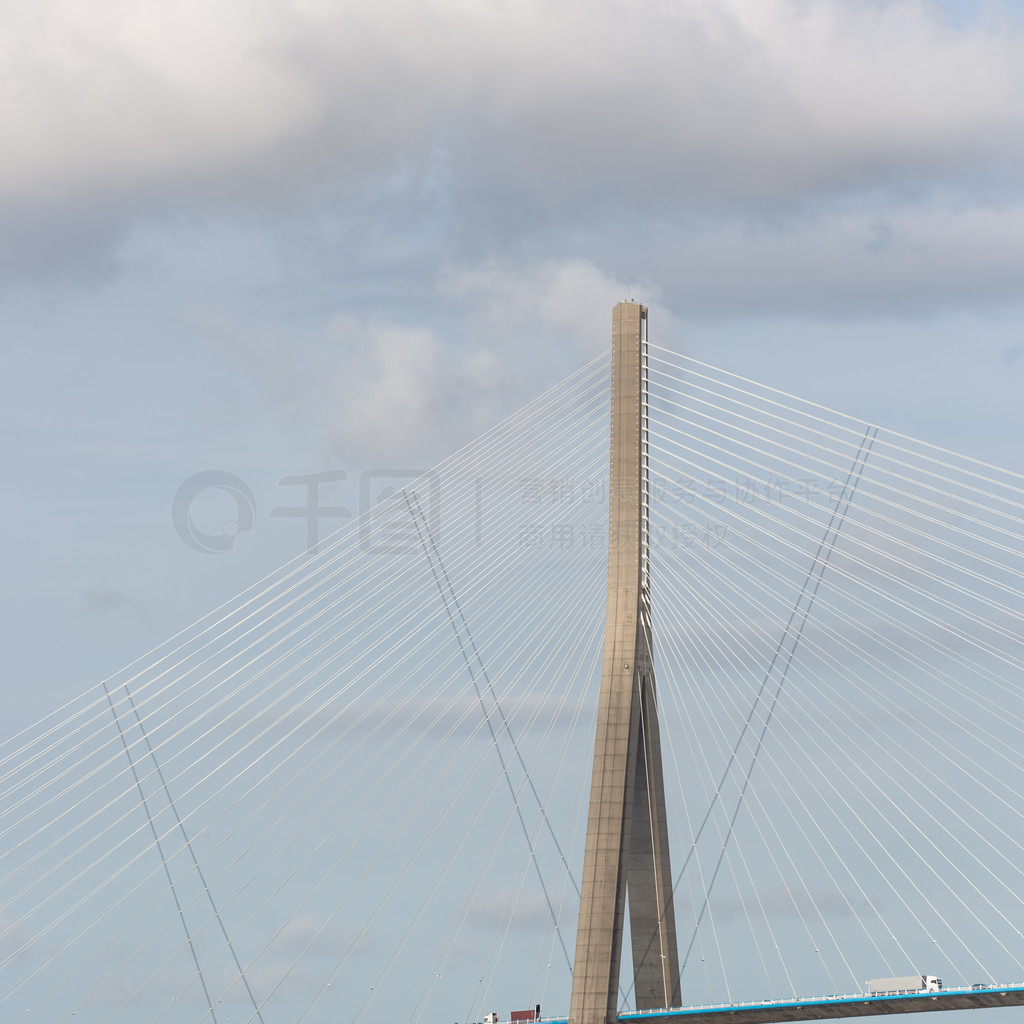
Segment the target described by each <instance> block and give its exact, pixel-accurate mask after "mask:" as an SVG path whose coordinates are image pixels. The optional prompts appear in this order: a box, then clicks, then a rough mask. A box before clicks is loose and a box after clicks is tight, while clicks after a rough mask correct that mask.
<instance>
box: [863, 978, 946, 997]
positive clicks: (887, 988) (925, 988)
mask: <svg viewBox="0 0 1024 1024" xmlns="http://www.w3.org/2000/svg"><path fill="white" fill-rule="evenodd" d="M868 991H869V992H870V993H871V994H872V995H873V996H905V995H910V994H912V993H918V992H941V991H942V980H941V979H940V978H936V977H935V975H934V974H904V975H903V976H902V977H899V978H872V979H871V980H870V981H869V982H868Z"/></svg>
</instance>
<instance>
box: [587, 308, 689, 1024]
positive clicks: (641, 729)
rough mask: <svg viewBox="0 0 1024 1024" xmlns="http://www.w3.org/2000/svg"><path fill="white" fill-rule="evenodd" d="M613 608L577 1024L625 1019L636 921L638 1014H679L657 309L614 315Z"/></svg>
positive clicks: (593, 795)
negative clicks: (666, 724) (657, 620)
mask: <svg viewBox="0 0 1024 1024" xmlns="http://www.w3.org/2000/svg"><path fill="white" fill-rule="evenodd" d="M609 495H610V497H609V529H608V599H607V606H606V612H605V636H604V659H603V662H602V668H601V692H600V697H599V702H598V715H597V734H596V739H595V746H594V768H593V775H592V778H591V786H590V809H589V814H588V818H587V837H586V849H585V853H584V861H583V879H582V884H581V896H580V915H579V924H578V928H577V935H576V954H575V963H574V967H573V981H572V997H571V1001H570V1009H569V1024H613V1022H614V1021H616V1019H617V1017H618V991H619V971H620V965H621V960H622V937H623V926H624V923H625V912H626V906H627V893H628V897H629V898H628V906H629V929H630V938H631V944H632V956H633V982H634V990H635V994H636V1007H637V1009H638V1010H647V1009H657V1008H661V1007H668V1006H678V1005H679V1001H680V1000H679V953H678V949H677V943H676V928H675V913H674V909H673V903H672V871H671V866H670V862H669V847H668V832H667V821H666V812H665V786H664V781H663V775H662V764H661V740H660V734H659V728H658V705H657V696H656V691H655V685H654V663H653V657H652V647H651V640H652V626H651V585H650V583H651V581H650V561H649V555H650V551H649V509H650V503H649V496H650V486H649V475H648V437H647V309H646V307H644V306H641V305H639V304H637V303H634V302H620V303H619V304H618V305H617V306H616V307H615V309H614V310H613V311H612V414H611V475H610V485H609Z"/></svg>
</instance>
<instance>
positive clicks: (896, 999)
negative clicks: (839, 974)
mask: <svg viewBox="0 0 1024 1024" xmlns="http://www.w3.org/2000/svg"><path fill="white" fill-rule="evenodd" d="M1021 1005H1024V985H1011V986H998V987H996V986H993V987H986V988H970V989H947V990H945V991H943V992H930V993H927V994H918V993H913V994H910V995H903V996H864V995H855V996H819V997H815V998H813V999H790V1000H785V1001H783V1000H779V1001H775V1000H766V1001H765V1002H761V1003H730V1004H724V1005H720V1006H693V1007H687V1008H682V1009H670V1010H647V1011H643V1012H636V1013H623V1014H620V1015H619V1022H620V1024H634V1022H636V1024H639V1022H644V1021H652V1022H657V1024H774V1022H776V1021H800V1020H829V1019H832V1018H839V1017H872V1016H875V1015H876V1014H890V1013H924V1012H928V1011H935V1010H979V1009H984V1008H986V1007H996V1006H1021ZM549 1024H568V1020H567V1018H565V1017H561V1018H554V1019H553V1020H551V1021H549Z"/></svg>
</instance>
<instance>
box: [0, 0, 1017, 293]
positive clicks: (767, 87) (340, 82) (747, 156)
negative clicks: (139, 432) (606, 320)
mask: <svg viewBox="0 0 1024 1024" xmlns="http://www.w3.org/2000/svg"><path fill="white" fill-rule="evenodd" d="M41 9H43V10H47V11H48V12H49V14H50V16H43V15H42V14H41V13H37V11H38V10H40V9H37V8H33V9H28V8H25V9H22V10H21V11H20V12H19V14H18V16H16V17H14V16H12V17H10V18H9V19H8V22H9V24H8V25H7V30H8V37H7V38H8V42H7V48H6V50H5V51H4V54H3V57H2V58H0V82H2V83H3V84H4V86H5V88H4V89H2V90H0V96H5V97H7V99H6V100H0V122H2V123H4V124H5V125H6V137H5V153H4V157H3V159H2V160H0V219H5V218H6V219H7V220H10V219H11V218H12V217H14V213H13V212H12V211H13V210H15V209H17V210H18V211H20V212H19V213H18V215H17V216H18V230H16V231H14V232H13V234H12V233H11V232H7V233H6V235H7V239H8V240H7V243H6V245H5V260H6V263H7V264H8V266H10V267H17V266H19V265H20V266H21V267H22V268H23V269H24V270H26V271H27V272H32V271H38V269H39V268H40V267H41V266H45V263H46V260H47V259H50V260H52V261H54V263H60V262H61V261H62V260H63V261H65V262H66V261H67V260H68V259H69V258H71V259H75V258H76V253H77V258H78V259H84V257H85V253H86V252H88V251H89V249H90V247H92V248H93V249H95V250H96V253H97V255H98V254H99V253H100V251H101V250H102V249H103V247H104V244H106V246H107V248H108V249H109V247H110V246H111V245H112V244H113V240H115V239H117V238H118V237H120V236H121V233H122V232H124V231H125V230H126V229H127V228H128V227H129V226H130V225H132V224H138V223H144V222H146V221H152V220H154V219H156V220H158V221H159V220H161V219H165V218H167V217H180V216H182V215H187V216H188V217H194V216H196V215H199V216H204V215H206V214H208V213H209V212H211V211H213V210H217V211H219V213H218V215H219V216H223V215H225V214H227V215H228V216H231V213H230V211H231V210H235V211H236V214H237V215H241V214H242V213H243V212H244V211H245V210H246V209H258V210H259V211H260V214H261V216H264V217H265V216H266V215H267V214H268V211H270V210H272V209H274V208H278V209H280V210H282V211H283V210H285V209H288V210H291V214H289V216H295V215H299V216H300V219H301V218H302V217H313V218H314V219H315V217H316V216H319V215H320V214H319V213H316V212H315V211H317V210H319V211H320V212H321V213H322V212H323V211H324V204H326V205H328V206H332V207H334V208H336V209H345V210H346V211H347V213H346V219H347V221H348V224H349V234H350V236H351V234H352V232H355V236H356V237H355V238H354V239H353V240H354V241H356V242H357V243H358V244H359V245H360V247H361V249H362V252H361V253H360V259H361V260H363V261H365V258H366V253H367V251H372V250H373V249H374V248H377V247H379V246H380V245H381V242H382V241H383V243H384V248H385V250H386V251H387V252H388V253H389V258H390V263H391V270H392V271H394V269H395V265H396V262H398V260H396V256H397V255H398V254H399V253H400V252H401V251H402V250H403V249H404V250H405V251H407V252H410V253H411V252H413V251H416V250H418V251H419V252H421V253H422V254H423V256H426V253H427V252H428V251H430V250H431V249H433V251H434V252H435V253H436V252H437V250H438V247H440V249H441V251H443V252H444V253H445V254H446V257H447V258H448V259H451V258H453V257H454V258H456V259H457V260H458V261H459V262H460V263H461V264H465V265H471V264H473V263H478V262H480V259H479V257H480V252H481V248H483V249H485V250H486V249H493V247H494V246H495V245H496V244H500V245H502V246H504V247H505V248H506V250H507V251H508V253H509V257H510V258H513V259H515V258H516V257H514V256H513V252H514V249H509V248H508V247H509V246H510V245H512V246H514V245H515V244H517V243H516V240H517V239H518V240H519V242H520V243H523V244H526V245H527V249H526V250H524V251H523V252H522V253H521V254H520V256H519V257H518V259H519V261H520V262H522V263H523V265H529V264H531V263H540V262H543V260H542V259H537V258H536V257H533V256H531V254H530V252H529V248H530V246H531V245H540V246H546V247H547V248H548V252H549V254H550V251H551V245H552V244H555V245H556V246H557V248H558V249H560V250H561V251H562V252H566V249H567V247H568V248H573V247H574V248H576V250H577V251H586V252H588V253H591V254H592V255H593V258H596V259H598V260H599V261H600V264H601V266H602V267H604V268H606V271H607V270H610V271H611V272H612V273H613V274H615V275H621V276H627V275H628V274H629V273H630V271H631V267H630V266H625V267H619V266H618V264H617V263H616V262H615V261H616V259H617V258H618V259H625V260H627V261H629V263H631V264H632V267H634V268H635V267H636V266H638V265H639V266H640V268H641V270H642V268H643V267H644V266H647V265H649V264H650V262H651V258H650V257H651V253H652V252H653V253H656V254H657V257H658V261H659V262H660V263H661V264H663V265H667V266H672V265H673V264H675V265H676V266H679V268H680V271H681V272H682V271H684V270H688V269H689V266H688V265H689V263H690V262H691V261H693V262H694V263H696V264H699V265H701V266H705V267H708V268H710V269H709V270H707V271H706V272H705V277H710V276H712V272H713V274H714V281H713V283H714V284H716V285H717V288H714V287H713V288H712V289H711V292H712V294H714V293H715V292H716V291H718V292H720V291H721V290H722V289H723V288H728V282H729V281H730V279H732V280H735V278H736V276H737V275H735V274H733V275H729V274H728V273H725V272H723V270H722V269H721V264H722V263H726V264H729V265H730V266H731V264H732V262H733V261H734V260H735V259H739V260H740V261H741V262H742V263H743V264H744V267H743V269H744V271H745V273H744V275H743V278H744V280H745V281H746V282H747V283H748V284H749V283H751V282H752V294H751V295H749V296H747V295H746V293H744V296H741V298H742V299H743V300H744V301H746V303H747V305H748V306H749V307H750V308H763V307H764V305H765V304H766V302H767V301H768V300H767V299H765V298H762V297H760V294H761V293H762V292H765V293H767V292H771V293H772V295H773V296H774V299H773V301H775V302H776V303H784V302H786V296H787V294H788V293H789V290H790V287H791V284H790V282H789V281H787V280H783V281H782V282H781V288H780V287H779V284H780V282H779V281H778V280H777V274H775V273H772V272H771V271H772V268H773V267H778V266H779V265H780V264H786V265H792V263H793V261H780V260H779V259H778V258H777V257H775V256H774V255H773V256H770V257H769V258H767V259H765V260H762V259H761V258H760V253H761V252H762V251H763V250H764V249H766V248H768V249H772V250H774V249H775V247H776V246H777V245H779V244H781V245H782V246H783V247H792V248H796V247H797V246H799V247H801V248H802V250H803V251H804V252H808V253H810V255H809V256H808V261H809V262H810V263H812V265H818V264H821V263H822V261H821V260H818V259H816V255H815V254H816V253H817V252H822V253H823V254H824V256H825V260H824V261H823V263H824V266H825V268H826V271H828V270H831V272H832V273H833V274H834V277H835V279H836V281H835V282H831V281H828V280H826V281H825V282H824V295H825V298H823V299H822V303H823V304H827V303H828V301H829V298H828V296H830V295H833V294H834V293H835V292H836V291H837V290H841V285H840V283H839V282H840V281H846V282H849V281H850V273H851V271H852V272H853V281H854V282H860V283H861V284H862V287H863V289H864V290H865V291H866V290H869V289H872V288H874V287H875V286H876V284H877V283H878V282H879V281H882V282H892V281H895V283H894V284H892V285H890V287H891V288H896V287H898V285H899V283H900V274H899V272H898V271H897V273H896V275H892V273H891V271H892V268H891V267H886V268H884V269H881V268H880V269H878V270H877V271H876V270H875V269H874V268H875V265H876V264H878V262H879V259H880V258H881V257H882V256H888V257H890V263H896V264H898V263H899V252H900V245H901V242H903V243H904V244H908V245H911V246H913V245H914V244H915V242H916V241H918V240H919V238H920V236H921V235H922V234H923V235H924V236H925V238H924V242H923V244H924V245H926V246H931V247H932V249H933V255H932V260H933V261H937V262H939V263H941V262H942V260H943V258H945V259H946V260H948V261H951V262H954V263H955V262H956V260H955V259H954V258H953V257H954V254H953V253H952V252H951V242H950V239H949V238H948V237H947V236H948V235H949V234H950V233H953V234H957V235H958V240H957V243H956V246H957V248H958V247H959V229H960V227H961V225H960V224H959V223H957V220H956V216H954V217H953V226H952V228H950V227H949V226H948V225H947V218H948V217H949V216H950V215H951V214H954V215H957V216H959V215H964V216H966V219H967V223H966V225H964V226H963V227H964V230H965V231H966V233H967V235H968V241H969V242H970V240H971V238H975V239H976V240H977V243H978V245H979V246H981V247H984V253H985V256H986V261H987V262H988V263H994V264H995V265H996V269H997V273H996V274H995V276H994V278H993V277H992V275H991V274H989V278H990V280H992V284H991V285H990V289H991V290H997V291H1000V292H1001V293H1003V292H1005V291H1006V287H1007V286H1006V282H1005V280H1004V279H1005V277H1006V276H1007V271H1006V270H1005V268H1007V267H1009V266H1013V267H1017V266H1018V265H1019V264H1018V261H1019V253H1018V251H1017V246H1016V244H1015V243H1011V240H1010V234H1009V232H1008V231H1007V232H1006V233H1005V234H1000V232H999V231H998V230H997V226H996V224H990V225H989V226H988V228H987V233H986V230H984V229H983V227H982V226H981V225H978V224H975V223H974V221H977V220H979V219H980V220H983V219H984V218H985V216H986V214H985V213H984V209H985V208H987V207H988V206H990V204H991V202H992V199H993V196H998V197H999V199H1000V202H1001V203H1003V204H1004V205H1008V206H1009V207H1010V214H1011V218H1010V219H1011V220H1015V219H1017V218H1018V217H1019V216H1020V214H1019V211H1018V209H1017V207H1018V204H1019V192H1020V190H1019V184H1018V182H1019V180H1020V169H1021V159H1022V147H1021V142H1020V139H1022V138H1024V132H1022V130H1021V129H1022V127H1024V124H1022V122H1024V103H1022V102H1021V101H1022V88H1024V82H1022V72H1021V68H1024V59H1022V58H1024V33H1021V32H1017V31H1015V30H1013V29H1012V28H1011V27H1009V26H1008V25H1004V26H1002V27H999V26H998V25H996V26H995V27H988V28H984V29H982V28H978V27H974V28H967V29H959V30H957V29H954V28H953V27H952V26H951V25H949V24H948V23H946V22H945V21H943V19H942V18H941V17H940V15H939V13H938V12H937V10H936V9H935V8H933V7H931V6H929V5H928V4H924V3H918V2H911V0H892V2H888V3H873V4H850V3H843V2H840V0H821V2H819V3H816V4H814V5H807V4H805V3H801V2H798V0H771V2H765V0H757V2H754V0H729V2H728V3H724V4H716V5H708V4H706V3H703V2H699V0H680V2H679V3H677V4H674V5H671V6H666V5H656V4H651V3H642V2H639V0H602V2H601V3H598V4H589V5H585V6H584V5H582V4H581V3H579V2H577V0H565V2H562V3H559V4H557V5H554V6H552V5H540V4H537V3H522V4H516V5H514V6H513V7H485V8H480V9H473V10H469V9H466V8H465V7H464V6H463V5H459V4H456V3H454V2H452V0H435V2H433V3H431V4H426V5H425V4H422V3H413V2H412V0H388V2H385V3H382V4H377V5H374V6H373V7H372V8H358V9H357V8H352V7H347V6H342V7H339V6H338V5H336V4H331V3H327V2H322V0H307V2H304V3H297V2H295V3H290V4H273V5H272V4H260V5H257V7H256V8H255V9H254V8H253V7H252V5H250V4H242V3H240V2H232V3H226V4H219V5H217V6H216V7H215V8H211V7H209V5H205V6H204V5H200V4H198V3H186V4H179V5H174V6H173V7H172V8H166V7H159V6H157V5H155V4H146V5H141V6H140V5H134V6H133V7H132V8H130V9H129V8H125V7H123V6H122V5H120V4H116V3H114V2H113V0H107V2H103V3H100V4H98V5H95V4H94V5H91V6H90V11H89V14H88V16H86V15H85V14H84V13H83V12H82V11H81V10H80V9H79V8H78V7H76V6H75V5H74V4H73V3H70V2H67V0H50V2H49V3H47V4H46V5H43V8H41ZM398 24H401V25H402V31H401V32H396V31H394V27H395V26H396V25H398ZM936 190H941V192H937V191H936ZM851 198H856V199H857V202H858V204H859V206H858V208H857V209H853V210H851V209H849V208H847V210H846V212H845V213H844V212H842V211H839V212H838V213H837V211H836V210H835V208H834V207H833V205H832V204H834V203H835V202H836V201H837V200H839V199H843V200H844V201H848V200H850V199H851ZM908 201H909V202H910V203H911V210H912V211H916V212H912V213H911V219H912V220H914V221H915V224H913V225H911V227H912V228H914V229H916V230H911V232H910V235H909V237H908V236H907V234H906V231H905V228H906V226H905V225H902V224H899V223H895V222H894V221H893V219H892V217H891V216H890V213H891V210H892V209H893V208H903V207H904V206H905V205H906V204H907V202H908ZM310 203H312V206H310V205H309V204H310ZM822 204H826V205H825V206H823V205H822ZM865 204H866V206H867V207H870V208H863V207H865ZM79 211H81V212H79ZM204 211H205V213H204ZM359 211H364V212H365V213H366V216H365V217H364V216H362V215H361V214H360V212H359ZM1002 212H1003V211H999V212H997V213H995V214H993V215H992V217H993V219H994V220H996V221H998V220H999V219H1000V216H1001V213H1002ZM780 216H781V217H782V218H783V222H782V223H781V225H780V223H779V222H778V218H779V217H780ZM794 217H796V218H797V220H796V221H792V220H791V218H794ZM636 218H639V221H636V220H635V219H636ZM723 218H724V219H723ZM787 219H790V220H787ZM610 221H611V222H614V223H616V225H617V226H618V227H620V228H623V229H627V228H628V227H629V222H630V221H633V228H634V230H633V236H634V238H635V239H636V246H635V250H634V251H632V252H631V251H630V249H629V243H628V241H627V243H626V249H625V252H622V251H621V250H614V251H609V247H608V246H607V245H602V244H601V242H600V241H598V242H597V244H595V240H594V238H593V226H594V224H595V223H597V222H600V223H601V224H602V225H603V227H604V228H605V229H606V232H605V233H606V234H607V228H608V225H609V222H610ZM881 222H884V223H886V224H887V225H889V229H888V230H890V231H891V236H890V235H887V242H891V243H892V245H891V246H889V245H888V244H887V246H886V247H884V251H883V247H879V246H878V245H877V233H876V234H872V229H871V227H870V225H876V224H878V223H881ZM360 223H362V226H360ZM76 225H77V226H76ZM311 227H312V225H311V224H307V229H311ZM851 230H852V233H853V236H854V237H852V238H851V237H850V233H851ZM748 232H751V234H750V235H749V236H748ZM614 234H615V235H616V236H618V237H619V238H620V239H621V238H622V233H621V232H620V231H618V230H616V231H615V232H614ZM65 235H70V241H71V246H70V250H69V249H68V248H67V247H63V248H62V247H61V246H60V245H59V244H58V239H60V238H62V237H64V236H65ZM360 236H361V237H360ZM371 236H374V237H371ZM545 240H546V241H545ZM847 243H848V244H849V246H850V250H851V251H846V248H845V247H846V244H847ZM837 247H838V248H839V249H840V250H842V252H841V254H840V255H839V256H837V255H836V253H835V250H836V248H837ZM595 250H599V251H595ZM645 254H646V256H647V259H646V260H645V259H644V256H645ZM566 257H567V258H569V254H568V253H566ZM870 257H874V258H875V263H874V264H872V263H871V262H870ZM19 261H22V262H21V263H19ZM799 262H800V261H799V259H797V260H796V261H795V263H796V264H799ZM907 262H908V263H910V264H912V265H916V264H914V260H913V259H910V258H908V259H907ZM964 262H966V259H965V258H961V260H960V265H962V264H963V263H964ZM435 265H436V262H435ZM611 268H615V269H613V270H612V269H611ZM924 269H928V268H927V267H926V268H922V271H919V274H920V273H922V272H923V270H924ZM940 269H941V268H940ZM990 270H991V267H989V266H985V267H982V268H979V273H978V274H977V279H978V280H979V281H980V280H981V279H982V277H983V273H984V272H985V271H990ZM680 276H682V275H680ZM668 277H669V280H670V281H671V278H672V271H671V270H670V271H668ZM795 279H796V271H795V270H794V280H795ZM705 283H706V282H705V281H700V282H699V290H700V291H701V292H702V293H706V289H705V288H704V285H705ZM846 287H847V289H849V288H850V287H851V285H849V284H847V285H846ZM979 287H980V286H979ZM695 290H697V289H695ZM670 291H671V293H672V294H673V295H674V293H675V289H674V288H670ZM684 295H685V296H686V297H688V295H687V293H686V291H685V289H684ZM730 298H731V297H730ZM710 301H711V300H708V302H710ZM834 301H838V300H834Z"/></svg>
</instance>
